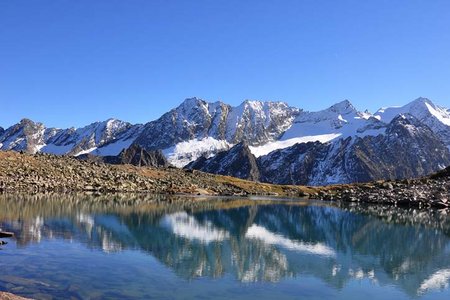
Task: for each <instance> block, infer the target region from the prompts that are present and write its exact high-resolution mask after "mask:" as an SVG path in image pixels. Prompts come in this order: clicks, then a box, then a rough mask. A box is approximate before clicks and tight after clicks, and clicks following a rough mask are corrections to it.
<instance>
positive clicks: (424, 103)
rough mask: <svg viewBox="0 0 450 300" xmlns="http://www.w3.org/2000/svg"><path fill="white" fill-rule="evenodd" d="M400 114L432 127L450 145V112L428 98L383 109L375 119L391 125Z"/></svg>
mask: <svg viewBox="0 0 450 300" xmlns="http://www.w3.org/2000/svg"><path fill="white" fill-rule="evenodd" d="M400 114H411V115H413V116H414V117H416V118H417V119H418V120H419V121H420V122H422V123H424V124H425V125H427V126H428V127H430V128H431V129H432V130H433V132H435V133H436V134H437V135H438V136H439V137H440V138H441V139H442V140H443V141H444V142H445V143H446V144H447V145H450V111H449V110H448V109H446V108H443V107H440V106H438V105H436V104H434V103H433V102H432V101H431V100H429V99H427V98H422V97H421V98H418V99H416V100H414V101H412V102H410V103H408V104H406V105H404V106H393V107H386V108H381V109H379V110H378V111H377V112H376V113H375V115H374V116H375V117H376V118H377V119H378V120H380V121H382V122H385V123H389V122H390V121H392V120H393V119H394V118H395V117H396V116H398V115H400Z"/></svg>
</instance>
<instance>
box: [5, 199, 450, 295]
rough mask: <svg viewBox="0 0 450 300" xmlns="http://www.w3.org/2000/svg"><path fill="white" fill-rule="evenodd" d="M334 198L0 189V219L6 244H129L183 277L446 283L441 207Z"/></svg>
mask: <svg viewBox="0 0 450 300" xmlns="http://www.w3.org/2000/svg"><path fill="white" fill-rule="evenodd" d="M337 206H338V204H332V205H331V204H324V203H313V204H310V203H309V204H308V203H305V202H282V203H281V202H277V203H273V202H270V201H252V200H242V199H238V200H232V199H231V200H224V199H223V200H220V199H210V200H202V199H191V198H186V199H181V200H180V199H172V198H168V199H166V198H161V197H159V198H158V197H156V196H152V197H148V198H142V197H139V196H136V197H135V198H133V197H130V196H124V197H121V196H112V197H111V196H110V197H107V196H104V197H92V196H59V195H53V196H33V197H30V196H20V195H1V196H0V228H2V229H3V230H8V231H13V232H15V234H16V245H17V247H18V248H17V249H16V251H18V250H20V249H26V248H27V247H30V246H31V245H33V244H37V243H43V242H44V241H49V240H63V241H68V242H77V243H80V244H82V245H85V247H86V248H88V249H91V250H94V251H103V252H106V253H119V252H122V251H125V250H130V251H136V250H138V251H141V252H144V253H147V254H149V255H151V256H152V257H154V258H156V259H157V260H158V261H159V262H161V263H162V264H163V265H164V266H166V267H167V268H169V269H170V270H172V271H173V272H175V274H177V276H178V277H180V278H184V279H189V280H191V279H195V278H215V279H220V278H223V277H226V276H232V277H233V278H234V279H235V280H238V281H240V282H247V283H252V282H272V283H278V282H282V281H283V280H290V279H295V278H300V277H301V276H312V277H314V278H317V279H320V280H321V281H323V282H325V283H326V284H328V285H330V286H332V287H334V288H335V289H337V290H340V289H342V288H343V287H345V286H346V284H348V283H349V282H351V281H353V280H363V279H364V280H368V281H370V282H372V283H373V284H376V285H379V286H395V287H396V288H398V289H400V290H402V291H403V292H404V293H405V294H406V295H409V296H411V297H415V296H421V295H424V294H426V293H427V292H429V291H435V290H439V289H443V290H444V291H445V292H448V285H449V280H450V234H449V233H450V220H449V217H448V215H447V214H448V211H437V210H432V211H419V210H414V209H409V210H408V209H400V208H394V207H391V208H386V207H382V208H374V207H363V206H341V207H337ZM11 247H14V245H8V246H7V248H5V249H8V250H9V251H13V250H14V249H10V248H11ZM0 257H1V253H0ZM2 281H5V280H3V279H2V278H0V287H2V283H1V282H2ZM3 283H5V282H3Z"/></svg>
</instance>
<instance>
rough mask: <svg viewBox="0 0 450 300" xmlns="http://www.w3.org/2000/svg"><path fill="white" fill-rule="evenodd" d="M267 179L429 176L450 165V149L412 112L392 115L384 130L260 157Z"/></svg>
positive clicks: (317, 181) (356, 179) (324, 181)
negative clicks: (379, 133)
mask: <svg viewBox="0 0 450 300" xmlns="http://www.w3.org/2000/svg"><path fill="white" fill-rule="evenodd" d="M258 162H259V166H260V171H261V180H262V181H265V182H271V183H279V184H306V185H324V184H333V183H351V182H368V181H372V180H379V179H402V178H414V177H419V176H424V175H428V174H431V173H433V172H436V171H438V170H439V169H441V168H443V167H444V166H447V165H450V153H449V151H448V149H447V147H446V146H445V145H444V144H443V143H442V141H441V140H440V139H439V137H438V136H437V135H436V134H434V133H433V132H432V131H431V130H430V128H428V127H427V126H426V125H424V124H422V123H420V122H419V121H418V120H417V119H416V118H415V117H413V116H411V115H405V116H398V117H396V118H395V119H393V120H392V122H391V123H390V124H389V125H388V127H387V129H386V133H385V134H384V135H378V136H366V137H363V138H361V137H356V138H355V137H353V138H351V137H349V138H347V139H342V140H338V141H336V142H333V143H327V144H320V143H307V144H297V145H294V146H292V147H290V148H286V149H281V150H277V151H274V152H271V153H269V154H268V155H266V156H262V157H260V158H259V159H258Z"/></svg>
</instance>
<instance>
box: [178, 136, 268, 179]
mask: <svg viewBox="0 0 450 300" xmlns="http://www.w3.org/2000/svg"><path fill="white" fill-rule="evenodd" d="M185 168H186V169H195V170H200V171H203V172H207V173H214V174H220V175H228V176H233V177H238V178H242V179H248V180H253V181H257V180H259V177H260V175H259V168H258V164H257V162H256V158H255V156H254V155H253V154H252V153H251V151H250V149H249V147H248V145H247V144H246V143H239V144H237V145H236V146H234V147H233V148H231V149H230V150H228V151H223V152H220V153H218V154H217V155H216V156H214V157H211V158H209V159H207V158H205V157H200V158H199V159H197V160H196V161H194V162H192V163H190V164H188V165H187V166H186V167H185Z"/></svg>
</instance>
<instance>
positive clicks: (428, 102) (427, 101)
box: [411, 97, 434, 105]
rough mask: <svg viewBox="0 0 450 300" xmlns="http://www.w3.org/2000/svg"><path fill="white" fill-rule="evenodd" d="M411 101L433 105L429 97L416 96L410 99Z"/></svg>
mask: <svg viewBox="0 0 450 300" xmlns="http://www.w3.org/2000/svg"><path fill="white" fill-rule="evenodd" d="M411 103H414V104H419V103H420V104H422V103H427V104H432V105H434V104H433V102H432V101H431V100H430V99H428V98H424V97H419V98H417V99H416V100H414V101H412V102H411Z"/></svg>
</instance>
